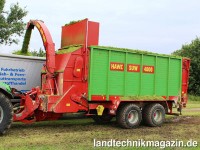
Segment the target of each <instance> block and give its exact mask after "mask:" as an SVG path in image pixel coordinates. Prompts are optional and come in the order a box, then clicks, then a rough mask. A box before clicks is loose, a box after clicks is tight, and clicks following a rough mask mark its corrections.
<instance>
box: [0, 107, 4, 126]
mask: <svg viewBox="0 0 200 150" xmlns="http://www.w3.org/2000/svg"><path fill="white" fill-rule="evenodd" d="M2 120H3V109H2V107H1V106H0V123H1V122H2Z"/></svg>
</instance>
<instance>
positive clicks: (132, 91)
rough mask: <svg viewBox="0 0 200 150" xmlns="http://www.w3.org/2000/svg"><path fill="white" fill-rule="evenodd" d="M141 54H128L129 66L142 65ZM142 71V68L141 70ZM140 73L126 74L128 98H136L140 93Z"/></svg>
mask: <svg viewBox="0 0 200 150" xmlns="http://www.w3.org/2000/svg"><path fill="white" fill-rule="evenodd" d="M141 58H142V57H141V54H132V53H128V54H127V64H135V65H140V63H141ZM140 70H141V68H140ZM140 76H141V73H140V72H134V73H133V72H127V74H126V78H125V79H126V96H135V95H138V94H139V92H140Z"/></svg>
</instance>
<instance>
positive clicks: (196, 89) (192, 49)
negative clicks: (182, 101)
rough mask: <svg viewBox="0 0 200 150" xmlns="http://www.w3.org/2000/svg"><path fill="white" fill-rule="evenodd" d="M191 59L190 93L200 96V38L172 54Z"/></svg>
mask: <svg viewBox="0 0 200 150" xmlns="http://www.w3.org/2000/svg"><path fill="white" fill-rule="evenodd" d="M172 54H173V55H178V56H182V57H188V58H190V59H191V65H190V79H189V89H188V91H189V93H190V94H194V95H200V75H199V74H200V38H198V37H197V38H196V39H194V40H193V41H192V42H191V43H189V44H185V45H182V48H181V49H180V50H177V51H175V52H173V53H172Z"/></svg>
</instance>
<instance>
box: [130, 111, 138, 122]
mask: <svg viewBox="0 0 200 150" xmlns="http://www.w3.org/2000/svg"><path fill="white" fill-rule="evenodd" d="M138 119H139V116H138V112H137V111H135V110H132V111H130V112H129V113H128V121H129V122H130V123H131V124H134V123H136V122H137V121H138Z"/></svg>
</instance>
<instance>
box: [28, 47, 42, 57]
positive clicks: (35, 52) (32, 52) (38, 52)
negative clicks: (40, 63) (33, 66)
mask: <svg viewBox="0 0 200 150" xmlns="http://www.w3.org/2000/svg"><path fill="white" fill-rule="evenodd" d="M30 53H31V56H38V57H46V53H45V51H44V50H43V49H42V48H40V49H39V51H36V50H34V51H31V52H30Z"/></svg>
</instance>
